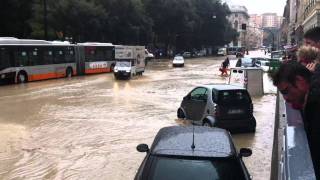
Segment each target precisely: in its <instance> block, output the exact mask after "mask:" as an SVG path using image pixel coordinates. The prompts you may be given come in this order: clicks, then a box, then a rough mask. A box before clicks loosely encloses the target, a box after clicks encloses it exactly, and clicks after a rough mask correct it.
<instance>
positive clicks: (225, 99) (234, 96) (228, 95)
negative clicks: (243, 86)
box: [218, 90, 251, 104]
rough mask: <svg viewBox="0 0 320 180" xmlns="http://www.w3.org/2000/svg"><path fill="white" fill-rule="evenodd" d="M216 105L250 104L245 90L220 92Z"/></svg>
mask: <svg viewBox="0 0 320 180" xmlns="http://www.w3.org/2000/svg"><path fill="white" fill-rule="evenodd" d="M218 98H219V99H218V101H219V102H218V104H248V103H251V98H250V95H249V93H248V92H247V91H245V90H228V91H221V92H220V93H219V97H218Z"/></svg>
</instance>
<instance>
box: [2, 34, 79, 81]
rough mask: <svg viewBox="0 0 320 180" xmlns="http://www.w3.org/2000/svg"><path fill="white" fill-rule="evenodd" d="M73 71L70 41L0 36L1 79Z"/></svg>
mask: <svg viewBox="0 0 320 180" xmlns="http://www.w3.org/2000/svg"><path fill="white" fill-rule="evenodd" d="M73 75H76V57H75V46H74V45H72V44H70V43H69V42H55V41H52V42H51V41H44V40H32V39H17V38H11V37H8V38H5V37H2V38H0V80H2V81H12V82H16V83H24V82H28V81H36V80H43V79H50V78H60V77H71V76H73Z"/></svg>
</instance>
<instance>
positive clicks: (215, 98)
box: [212, 89, 218, 103]
mask: <svg viewBox="0 0 320 180" xmlns="http://www.w3.org/2000/svg"><path fill="white" fill-rule="evenodd" d="M212 101H213V102H215V103H217V101H218V92H217V91H216V90H214V89H213V90H212Z"/></svg>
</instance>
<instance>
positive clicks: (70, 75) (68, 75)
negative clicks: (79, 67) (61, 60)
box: [66, 68, 72, 78]
mask: <svg viewBox="0 0 320 180" xmlns="http://www.w3.org/2000/svg"><path fill="white" fill-rule="evenodd" d="M66 77H67V78H70V77H72V69H71V68H67V72H66Z"/></svg>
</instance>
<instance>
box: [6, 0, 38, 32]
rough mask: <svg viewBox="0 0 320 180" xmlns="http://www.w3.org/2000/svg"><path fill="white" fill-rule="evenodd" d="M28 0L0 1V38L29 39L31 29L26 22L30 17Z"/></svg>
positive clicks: (29, 2)
mask: <svg viewBox="0 0 320 180" xmlns="http://www.w3.org/2000/svg"><path fill="white" fill-rule="evenodd" d="M32 3H33V1H30V0H2V1H1V6H0V27H1V28H0V36H13V37H17V38H25V37H29V36H30V33H31V27H30V26H29V24H28V20H29V19H30V18H31V17H32V8H31V7H32Z"/></svg>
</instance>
